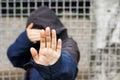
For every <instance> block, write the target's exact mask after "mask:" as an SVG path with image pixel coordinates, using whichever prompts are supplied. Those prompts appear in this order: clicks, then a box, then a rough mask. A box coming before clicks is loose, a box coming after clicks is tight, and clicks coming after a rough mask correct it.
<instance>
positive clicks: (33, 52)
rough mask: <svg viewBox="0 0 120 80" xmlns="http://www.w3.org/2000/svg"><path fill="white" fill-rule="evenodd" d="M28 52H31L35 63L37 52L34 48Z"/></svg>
mask: <svg viewBox="0 0 120 80" xmlns="http://www.w3.org/2000/svg"><path fill="white" fill-rule="evenodd" d="M30 52H31V55H32V57H33V59H34V61H35V62H36V60H38V53H37V50H36V49H35V48H33V47H32V48H30Z"/></svg>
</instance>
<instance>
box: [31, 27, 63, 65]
mask: <svg viewBox="0 0 120 80" xmlns="http://www.w3.org/2000/svg"><path fill="white" fill-rule="evenodd" d="M61 47H62V41H61V39H58V41H57V39H56V31H55V30H52V35H51V34H50V28H49V27H47V28H46V29H45V30H41V37H40V49H39V53H38V52H37V50H36V49H35V48H31V49H30V51H31V54H32V57H33V59H34V61H35V62H36V63H37V64H41V65H44V66H48V65H53V64H55V63H56V62H57V60H58V59H59V58H60V56H61Z"/></svg>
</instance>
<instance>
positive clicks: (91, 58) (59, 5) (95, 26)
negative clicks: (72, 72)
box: [0, 0, 120, 80]
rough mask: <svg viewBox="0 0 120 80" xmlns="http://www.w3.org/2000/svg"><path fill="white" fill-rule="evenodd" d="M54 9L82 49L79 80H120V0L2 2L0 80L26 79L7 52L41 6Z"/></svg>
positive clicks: (1, 0) (10, 0) (13, 0)
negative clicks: (30, 16) (28, 17)
mask: <svg viewBox="0 0 120 80" xmlns="http://www.w3.org/2000/svg"><path fill="white" fill-rule="evenodd" d="M44 5H45V6H48V7H49V8H50V9H52V10H53V11H54V12H55V13H56V15H57V16H58V17H59V18H60V20H61V21H62V22H63V23H64V25H65V26H66V27H67V28H68V33H69V36H71V37H73V38H74V39H75V40H76V41H77V43H78V46H79V50H80V53H81V59H80V62H79V65H78V68H79V73H78V77H77V80H119V79H120V77H119V76H120V73H119V72H120V23H119V21H120V13H119V12H120V9H119V8H120V1H119V0H107V1H105V0H0V80H22V79H23V76H24V70H21V69H17V68H14V67H13V66H12V65H11V63H10V62H9V60H8V58H7V55H6V50H7V48H8V46H9V45H10V44H11V43H12V42H13V41H14V40H15V39H16V38H17V36H18V35H19V34H20V33H21V32H22V31H23V30H24V29H25V26H26V21H27V16H29V15H30V13H31V12H32V11H33V10H35V9H37V8H38V7H39V6H44Z"/></svg>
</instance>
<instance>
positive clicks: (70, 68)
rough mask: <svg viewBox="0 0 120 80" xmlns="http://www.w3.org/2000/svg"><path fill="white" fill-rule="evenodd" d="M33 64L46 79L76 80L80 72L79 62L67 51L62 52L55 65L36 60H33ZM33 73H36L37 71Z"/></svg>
mask: <svg viewBox="0 0 120 80" xmlns="http://www.w3.org/2000/svg"><path fill="white" fill-rule="evenodd" d="M31 65H32V66H33V67H32V68H35V69H36V71H38V73H39V75H40V76H41V77H43V79H45V80H75V78H76V76H77V72H78V68H77V63H76V62H75V61H74V60H73V58H72V57H71V55H69V53H68V52H66V51H63V52H62V55H61V57H60V58H59V60H58V61H57V62H56V63H55V64H53V65H50V66H43V65H40V64H36V63H35V62H34V61H31ZM31 73H35V71H33V72H31ZM36 75H37V74H36ZM31 76H32V75H31ZM33 80H37V79H33Z"/></svg>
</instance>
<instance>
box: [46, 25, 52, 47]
mask: <svg viewBox="0 0 120 80" xmlns="http://www.w3.org/2000/svg"><path fill="white" fill-rule="evenodd" d="M45 33H46V42H47V48H50V45H51V44H50V43H51V37H50V28H49V27H47V28H46V30H45Z"/></svg>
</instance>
